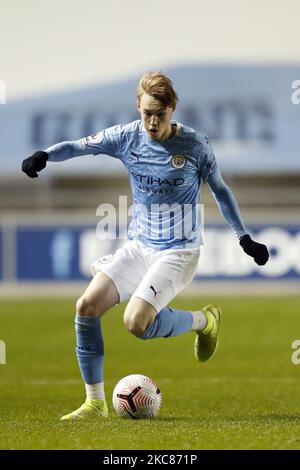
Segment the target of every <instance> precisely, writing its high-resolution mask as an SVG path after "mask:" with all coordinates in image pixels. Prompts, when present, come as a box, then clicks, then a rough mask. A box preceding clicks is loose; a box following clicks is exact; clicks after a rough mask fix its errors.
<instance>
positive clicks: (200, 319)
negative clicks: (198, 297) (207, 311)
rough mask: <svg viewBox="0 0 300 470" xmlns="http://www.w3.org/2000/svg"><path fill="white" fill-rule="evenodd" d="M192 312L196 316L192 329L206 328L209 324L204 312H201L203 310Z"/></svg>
mask: <svg viewBox="0 0 300 470" xmlns="http://www.w3.org/2000/svg"><path fill="white" fill-rule="evenodd" d="M191 313H192V315H193V317H194V321H193V326H192V331H201V330H204V328H205V327H206V325H207V319H206V316H205V315H204V313H203V312H201V310H200V311H199V312H191Z"/></svg>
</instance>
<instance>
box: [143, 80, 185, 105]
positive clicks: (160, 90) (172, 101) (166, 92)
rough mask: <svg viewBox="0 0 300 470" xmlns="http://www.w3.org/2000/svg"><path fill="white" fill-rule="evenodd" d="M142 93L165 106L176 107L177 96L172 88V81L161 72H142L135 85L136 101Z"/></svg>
mask: <svg viewBox="0 0 300 470" xmlns="http://www.w3.org/2000/svg"><path fill="white" fill-rule="evenodd" d="M144 93H147V94H148V95H151V96H152V97H153V98H155V99H157V100H159V101H161V102H162V103H163V104H164V105H165V106H170V107H172V108H173V109H175V108H176V104H177V102H178V96H177V94H176V92H175V90H174V88H173V83H172V82H171V80H170V79H169V78H168V77H166V75H164V74H163V73H161V72H146V73H144V75H143V76H142V78H141V79H140V81H139V84H138V87H137V99H138V103H140V100H141V97H142V95H143V94H144Z"/></svg>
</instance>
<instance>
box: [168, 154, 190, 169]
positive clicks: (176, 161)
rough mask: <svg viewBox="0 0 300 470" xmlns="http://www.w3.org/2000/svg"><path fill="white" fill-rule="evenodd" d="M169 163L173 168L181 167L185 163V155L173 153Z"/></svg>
mask: <svg viewBox="0 0 300 470" xmlns="http://www.w3.org/2000/svg"><path fill="white" fill-rule="evenodd" d="M171 163H172V166H173V167H174V168H177V169H180V168H183V167H184V166H185V164H186V157H185V156H184V155H173V157H172V159H171Z"/></svg>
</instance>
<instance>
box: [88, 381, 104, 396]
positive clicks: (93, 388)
mask: <svg viewBox="0 0 300 470" xmlns="http://www.w3.org/2000/svg"><path fill="white" fill-rule="evenodd" d="M85 390H86V397H87V398H92V399H93V400H105V393H104V383H103V382H99V383H97V384H85Z"/></svg>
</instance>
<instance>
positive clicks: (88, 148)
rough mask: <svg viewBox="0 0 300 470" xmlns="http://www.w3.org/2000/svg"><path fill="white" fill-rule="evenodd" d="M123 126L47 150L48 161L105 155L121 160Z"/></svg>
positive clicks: (109, 128) (56, 145) (110, 128)
mask: <svg viewBox="0 0 300 470" xmlns="http://www.w3.org/2000/svg"><path fill="white" fill-rule="evenodd" d="M123 135H124V132H123V126H122V125H117V126H113V127H108V128H107V129H104V130H102V131H99V132H97V133H96V134H93V135H90V136H88V137H83V138H82V139H79V140H76V141H66V142H60V143H58V144H55V145H52V146H51V147H48V148H47V149H45V152H47V153H48V160H49V161H52V162H60V161H64V160H69V159H70V158H74V157H79V156H82V155H91V154H92V155H99V154H105V155H109V156H111V157H115V158H121V147H122V136H123Z"/></svg>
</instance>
